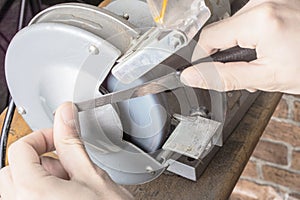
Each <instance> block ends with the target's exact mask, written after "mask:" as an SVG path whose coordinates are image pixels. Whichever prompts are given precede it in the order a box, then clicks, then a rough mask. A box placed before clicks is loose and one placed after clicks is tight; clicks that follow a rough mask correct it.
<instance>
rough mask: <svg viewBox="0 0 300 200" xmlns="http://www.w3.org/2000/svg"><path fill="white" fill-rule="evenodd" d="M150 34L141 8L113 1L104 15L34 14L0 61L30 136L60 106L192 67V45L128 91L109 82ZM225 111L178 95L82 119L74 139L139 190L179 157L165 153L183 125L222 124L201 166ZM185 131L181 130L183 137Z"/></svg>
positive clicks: (221, 103) (207, 94) (218, 101)
mask: <svg viewBox="0 0 300 200" xmlns="http://www.w3.org/2000/svg"><path fill="white" fill-rule="evenodd" d="M124 10H125V11H126V16H125V15H124V12H125V11H124ZM122 12H123V13H122ZM123 15H124V16H125V17H124V16H123ZM128 15H129V19H128ZM126 18H127V19H126ZM155 26H156V25H155V23H154V20H153V19H152V16H151V13H150V11H149V8H148V5H147V3H146V2H144V1H139V0H119V1H113V2H112V3H110V4H109V5H108V6H107V7H105V8H104V9H102V8H98V7H95V6H90V5H86V4H75V3H70V4H60V5H56V6H53V7H50V8H48V9H46V10H44V11H42V12H41V13H39V14H38V15H37V16H35V17H34V18H33V19H32V21H31V22H30V24H29V25H28V26H27V27H25V28H24V29H22V30H21V31H20V32H19V33H17V34H16V36H15V37H14V38H13V40H12V42H11V44H10V46H9V48H8V51H7V55H6V62H5V70H6V77H7V82H8V86H9V90H10V93H11V95H12V98H13V100H14V101H15V104H16V106H17V107H18V108H22V109H23V110H24V113H23V115H22V116H23V118H24V119H25V120H26V122H27V123H28V124H29V126H30V127H31V128H32V129H33V130H37V129H41V128H44V127H52V125H53V112H54V111H55V109H56V108H57V107H58V106H59V105H60V104H62V103H63V102H65V101H72V102H81V101H85V100H89V99H93V98H96V97H100V96H102V95H104V94H107V93H111V92H114V91H119V90H123V89H127V88H130V87H133V86H137V85H141V84H143V83H145V82H148V81H151V80H153V79H155V78H158V77H161V76H163V75H166V74H169V73H171V72H173V71H174V70H176V68H179V67H181V66H182V65H184V64H186V63H187V62H190V59H191V56H192V52H193V49H194V48H195V44H192V43H193V42H191V44H188V45H187V46H186V47H184V48H182V49H180V50H179V51H178V52H179V53H176V54H174V55H172V56H171V57H170V58H168V59H166V60H165V61H163V62H161V63H157V65H158V66H157V67H155V68H154V69H152V70H151V71H149V72H147V73H146V74H145V75H143V76H142V77H140V78H138V79H137V80H135V81H134V82H132V83H130V84H124V83H121V82H119V81H118V80H117V79H116V78H115V77H114V76H113V75H112V74H111V70H112V69H113V67H114V66H115V65H116V63H118V62H119V59H120V58H121V57H122V56H124V55H126V54H128V51H129V50H130V49H131V47H132V46H133V45H136V43H137V42H138V41H140V40H141V38H142V39H143V34H145V33H146V32H147V31H148V30H150V27H155ZM144 39H145V40H146V39H147V38H144ZM157 51H160V49H158V50H157ZM216 74H217V73H216ZM217 79H218V78H217V77H216V81H218V80H217ZM226 105H227V104H226V97H225V95H224V94H223V93H218V92H215V91H207V90H200V89H193V88H190V87H182V88H179V89H176V90H173V91H167V92H163V93H160V94H155V95H147V96H144V97H139V98H135V99H130V100H127V101H123V102H119V103H116V104H109V105H106V106H102V107H99V108H95V109H93V110H89V111H84V112H81V113H79V124H80V137H81V138H82V140H83V141H84V144H85V147H86V150H87V152H88V153H89V155H90V157H91V159H92V160H93V162H94V163H95V164H97V165H98V166H99V167H101V168H103V169H104V170H105V171H107V172H108V173H109V175H110V176H111V177H112V179H113V180H114V181H116V182H118V183H120V184H139V183H145V182H148V181H151V180H153V179H155V178H157V177H158V176H159V175H160V174H161V173H162V172H163V171H164V170H165V169H166V168H167V167H169V166H170V165H172V160H177V158H179V157H180V156H181V155H182V154H181V153H180V152H172V151H171V150H170V149H167V148H163V146H164V144H166V141H168V138H172V137H173V135H172V133H173V132H176V130H177V129H176V128H178V126H179V124H180V123H181V121H182V120H183V121H184V120H186V119H190V118H189V117H194V116H198V117H201V118H207V120H208V121H207V123H210V120H211V121H215V122H218V123H220V124H221V125H220V128H219V129H218V130H217V132H218V133H217V134H216V135H214V136H212V137H211V143H210V144H207V147H205V148H206V149H205V152H204V154H203V155H201V156H200V158H199V159H202V158H203V157H205V155H207V153H209V152H210V151H211V149H212V148H213V146H214V145H220V146H221V145H222V135H221V132H222V127H223V123H224V121H225V120H224V119H225V114H226ZM186 117H187V118H186ZM182 127H184V126H182ZM174 129H175V131H174ZM181 131H182V130H181ZM189 131H190V130H184V132H186V133H185V134H186V135H188V133H189ZM215 131H216V130H215ZM177 132H178V130H177ZM204 134H205V133H204ZM174 137H175V136H174ZM179 138H180V137H179ZM167 143H168V142H167ZM168 144H170V145H171V146H172V144H174V143H172V142H171V143H168Z"/></svg>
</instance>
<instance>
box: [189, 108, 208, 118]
mask: <svg viewBox="0 0 300 200" xmlns="http://www.w3.org/2000/svg"><path fill="white" fill-rule="evenodd" d="M190 113H191V114H190V115H191V116H192V117H195V116H201V117H205V118H210V113H209V110H208V109H207V108H206V107H205V106H200V107H198V108H193V109H192V110H191V112H190Z"/></svg>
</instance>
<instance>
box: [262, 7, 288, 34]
mask: <svg viewBox="0 0 300 200" xmlns="http://www.w3.org/2000/svg"><path fill="white" fill-rule="evenodd" d="M279 9H280V5H279V4H278V3H277V2H265V3H262V4H261V6H260V8H259V9H258V12H259V14H258V15H257V16H258V17H259V21H260V22H261V24H262V27H263V28H267V29H268V30H270V29H273V30H274V29H275V30H278V29H281V28H282V26H283V24H284V21H283V19H282V17H281V14H280V13H281V12H278V10H279ZM266 23H267V26H266Z"/></svg>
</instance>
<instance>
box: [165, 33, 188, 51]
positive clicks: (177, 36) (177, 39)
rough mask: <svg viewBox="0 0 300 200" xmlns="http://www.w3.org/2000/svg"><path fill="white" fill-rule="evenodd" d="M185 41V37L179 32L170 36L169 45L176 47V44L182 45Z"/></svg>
mask: <svg viewBox="0 0 300 200" xmlns="http://www.w3.org/2000/svg"><path fill="white" fill-rule="evenodd" d="M184 43H185V39H184V37H183V36H182V35H180V34H175V35H173V36H172V37H171V38H170V43H169V44H170V46H172V47H173V48H174V49H176V48H177V47H178V46H182V45H183V44H184Z"/></svg>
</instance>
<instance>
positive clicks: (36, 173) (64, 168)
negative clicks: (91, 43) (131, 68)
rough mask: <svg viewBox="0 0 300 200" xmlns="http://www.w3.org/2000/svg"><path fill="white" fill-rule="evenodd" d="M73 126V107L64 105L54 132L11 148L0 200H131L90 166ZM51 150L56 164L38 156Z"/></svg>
mask: <svg viewBox="0 0 300 200" xmlns="http://www.w3.org/2000/svg"><path fill="white" fill-rule="evenodd" d="M76 122H77V110H76V108H75V106H74V105H73V104H71V103H65V104H63V105H62V106H60V107H59V108H58V109H57V111H56V113H55V120H54V128H53V130H52V129H47V130H46V129H45V130H39V131H35V132H33V133H31V134H29V135H28V136H25V137H24V138H22V139H20V140H18V141H17V142H15V143H14V144H12V145H11V147H10V148H9V150H8V160H9V166H8V167H5V168H3V169H2V170H1V171H0V195H1V198H0V199H1V200H8V199H9V200H11V199H25V200H26V199H30V200H34V199H64V200H66V199H70V200H74V199H84V200H87V199H109V200H111V199H132V198H133V197H132V196H131V195H130V193H129V192H128V191H126V190H125V189H124V188H122V187H121V186H119V185H117V184H116V183H114V182H113V181H112V180H111V179H110V177H109V176H108V174H107V173H106V172H104V171H103V170H102V169H100V168H98V167H96V166H95V165H94V164H93V163H92V162H91V160H90V159H89V156H88V155H87V153H86V151H85V149H84V146H83V143H82V141H81V140H80V139H79V136H78V126H77V128H76V124H77V123H76ZM53 150H56V152H57V155H58V157H59V160H56V159H53V158H50V157H43V156H41V155H42V154H44V153H46V152H51V151H53Z"/></svg>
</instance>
